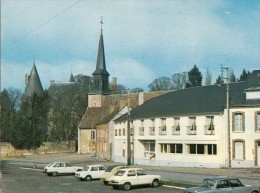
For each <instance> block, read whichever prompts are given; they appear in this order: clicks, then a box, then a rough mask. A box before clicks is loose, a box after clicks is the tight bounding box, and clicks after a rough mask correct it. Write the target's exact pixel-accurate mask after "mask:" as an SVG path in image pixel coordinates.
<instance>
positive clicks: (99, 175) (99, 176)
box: [97, 166, 106, 178]
mask: <svg viewBox="0 0 260 193" xmlns="http://www.w3.org/2000/svg"><path fill="white" fill-rule="evenodd" d="M105 170H106V168H105V167H104V166H98V176H97V178H101V176H102V175H103V173H104V172H105Z"/></svg>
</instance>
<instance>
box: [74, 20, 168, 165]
mask: <svg viewBox="0 0 260 193" xmlns="http://www.w3.org/2000/svg"><path fill="white" fill-rule="evenodd" d="M101 24H102V22H101ZM92 75H93V82H94V85H93V88H92V90H91V92H90V93H89V94H88V107H87V109H86V112H85V114H84V116H83V117H82V119H81V121H80V123H79V125H78V153H79V154H84V153H93V155H95V156H100V157H102V158H104V159H108V160H111V159H112V160H113V152H114V149H115V147H114V123H113V120H114V119H115V118H118V117H119V116H121V115H122V114H124V113H126V112H127V110H128V108H129V109H133V108H135V107H137V106H138V105H141V104H143V103H144V102H145V101H147V100H149V99H151V98H153V97H156V96H159V95H162V94H165V93H166V91H157V92H147V93H144V92H139V93H129V94H112V93H113V92H112V90H109V75H110V74H109V73H108V72H107V69H106V60H105V49H104V40H103V31H102V26H101V33H100V38H99V46H98V55H97V63H96V69H95V71H94V72H93V73H92ZM111 87H112V89H113V90H116V87H117V85H116V78H113V80H112V86H111Z"/></svg>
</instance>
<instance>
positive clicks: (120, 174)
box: [115, 170, 125, 176]
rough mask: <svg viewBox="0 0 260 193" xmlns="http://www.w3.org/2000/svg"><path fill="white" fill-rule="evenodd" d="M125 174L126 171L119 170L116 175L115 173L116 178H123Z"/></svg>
mask: <svg viewBox="0 0 260 193" xmlns="http://www.w3.org/2000/svg"><path fill="white" fill-rule="evenodd" d="M124 173H125V171H123V170H118V171H117V172H116V173H115V176H123V175H124Z"/></svg>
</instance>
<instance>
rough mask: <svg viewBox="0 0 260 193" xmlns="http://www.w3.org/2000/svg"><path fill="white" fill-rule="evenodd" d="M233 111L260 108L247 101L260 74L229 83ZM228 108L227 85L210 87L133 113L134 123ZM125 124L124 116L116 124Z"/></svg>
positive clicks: (186, 91)
mask: <svg viewBox="0 0 260 193" xmlns="http://www.w3.org/2000/svg"><path fill="white" fill-rule="evenodd" d="M229 85H230V108H232V107H235V106H236V107H237V106H256V105H258V106H260V100H246V94H245V91H246V89H248V88H252V87H259V86H260V70H256V71H253V72H252V74H251V75H250V76H249V77H248V79H247V80H246V81H243V82H238V83H230V84H229ZM225 108H226V85H211V86H200V87H193V88H187V89H183V90H178V91H173V92H170V93H167V94H164V95H161V96H158V97H155V98H153V99H151V100H148V101H147V102H145V103H144V104H143V105H141V106H138V107H136V108H135V109H133V110H132V111H131V112H130V114H131V119H145V118H157V117H170V116H187V115H199V114H207V115H209V114H216V113H222V112H223V111H224V109H225ZM124 120H126V115H123V116H121V117H119V118H118V119H116V120H115V121H116V122H118V121H124Z"/></svg>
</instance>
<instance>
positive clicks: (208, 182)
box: [184, 177, 260, 193]
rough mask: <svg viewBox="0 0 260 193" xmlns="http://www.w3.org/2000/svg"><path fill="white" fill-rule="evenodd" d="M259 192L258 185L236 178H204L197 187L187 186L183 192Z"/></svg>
mask: <svg viewBox="0 0 260 193" xmlns="http://www.w3.org/2000/svg"><path fill="white" fill-rule="evenodd" d="M200 192H207V193H222V192H223V193H228V192H230V193H260V187H256V186H250V185H244V184H242V182H241V181H240V180H239V179H238V178H229V177H217V178H206V179H204V180H203V182H202V184H201V185H200V186H199V187H194V188H188V189H185V190H184V193H200Z"/></svg>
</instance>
